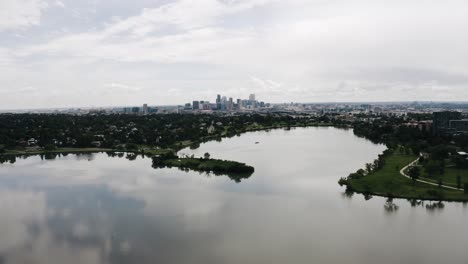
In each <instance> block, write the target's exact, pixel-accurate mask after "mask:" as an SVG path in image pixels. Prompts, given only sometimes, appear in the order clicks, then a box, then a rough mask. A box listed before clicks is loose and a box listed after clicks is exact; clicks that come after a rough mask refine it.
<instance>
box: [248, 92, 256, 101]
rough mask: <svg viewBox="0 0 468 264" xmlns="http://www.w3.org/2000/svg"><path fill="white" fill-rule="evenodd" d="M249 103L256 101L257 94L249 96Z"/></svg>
mask: <svg viewBox="0 0 468 264" xmlns="http://www.w3.org/2000/svg"><path fill="white" fill-rule="evenodd" d="M249 101H251V102H253V101H255V94H250V95H249Z"/></svg>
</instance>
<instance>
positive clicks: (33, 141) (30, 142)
mask: <svg viewBox="0 0 468 264" xmlns="http://www.w3.org/2000/svg"><path fill="white" fill-rule="evenodd" d="M36 144H37V140H36V139H34V138H30V139H28V146H34V145H36Z"/></svg>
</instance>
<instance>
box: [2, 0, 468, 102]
mask: <svg viewBox="0 0 468 264" xmlns="http://www.w3.org/2000/svg"><path fill="white" fill-rule="evenodd" d="M137 3H138V1H137V2H135V3H132V5H136V4H137ZM109 5H110V6H111V5H112V4H109ZM93 8H94V7H93ZM101 8H102V7H101ZM65 10H69V11H70V10H71V11H70V12H71V13H73V12H74V11H76V10H75V9H74V8H73V7H69V5H67V6H66V8H65ZM466 10H468V4H466V3H465V2H464V1H459V0H450V1H446V2H444V3H443V4H442V3H441V2H440V1H434V0H429V1H422V0H418V1H412V2H408V1H402V0H397V1H391V2H388V1H384V0H373V1H370V0H358V1H353V2H348V1H340V0H334V1H320V0H316V1H308V0H307V1H306V0H292V1H277V0H241V1H229V0H200V1H188V0H180V1H173V2H170V3H169V4H165V5H161V6H158V7H146V8H143V9H142V10H141V11H140V12H139V13H138V14H136V15H135V14H133V15H131V16H128V15H127V16H124V15H122V14H118V15H119V16H120V17H123V18H121V19H110V18H109V19H106V20H105V21H107V23H96V24H93V25H90V26H89V27H88V28H87V29H86V30H80V31H79V32H75V31H73V30H72V31H67V32H65V33H63V34H62V35H60V36H59V37H57V35H53V36H51V37H47V38H43V39H41V40H40V41H39V40H36V41H35V42H34V43H33V42H28V41H30V40H22V43H18V45H14V46H10V47H9V48H7V47H4V48H1V47H0V68H1V69H2V71H3V73H5V74H3V75H2V76H0V83H1V84H2V87H4V88H3V89H6V90H8V89H10V90H14V89H16V90H18V91H21V87H30V86H31V87H35V88H37V89H38V90H40V91H42V92H41V93H40V94H41V97H36V98H35V100H32V99H31V100H29V102H28V99H27V98H26V99H25V98H24V97H23V98H20V97H19V93H17V95H13V94H12V95H9V96H10V98H9V99H8V100H6V99H5V103H6V104H2V105H3V106H4V107H6V106H5V105H7V104H8V103H10V102H11V103H12V102H15V101H17V102H22V103H24V104H26V102H28V103H27V104H28V105H41V104H42V103H43V102H54V105H55V104H60V106H67V105H76V104H78V105H89V104H92V105H109V104H118V105H122V104H135V103H140V102H142V101H147V98H148V96H149V97H150V98H151V97H153V98H155V101H154V102H150V101H147V102H149V103H154V104H175V103H183V102H184V101H190V100H191V99H194V98H199V99H212V98H211V97H209V98H201V97H202V96H203V97H205V96H210V95H211V93H212V94H216V93H222V92H229V93H232V94H228V96H229V95H232V96H247V95H248V93H250V92H256V93H258V94H260V95H261V96H262V100H265V101H274V102H281V101H293V100H297V101H334V100H346V101H348V100H418V99H422V98H423V97H424V98H436V99H437V97H438V95H440V94H441V91H444V96H445V97H444V98H446V99H447V100H448V99H450V98H453V99H457V98H460V97H463V96H466V95H467V92H466V91H464V90H463V89H461V87H464V86H466V85H468V78H467V77H466V76H468V62H467V61H466V60H465V59H464V58H465V57H468V50H467V49H466V48H465V47H464V43H466V42H467V41H468V35H466V34H463V33H464V32H462V31H461V29H463V28H466V27H467V26H468V16H467V15H466ZM100 11H102V10H99V8H98V10H97V12H96V13H97V14H99V13H100ZM76 12H78V11H76ZM79 12H80V14H82V15H84V16H88V15H89V14H86V13H85V11H83V10H81V9H80V11H79ZM93 14H94V13H93ZM63 26H64V27H66V25H63ZM61 27H62V25H61ZM44 32H46V33H47V32H49V30H48V29H44ZM25 39H26V38H25ZM0 45H1V44H0ZM252 76H255V77H252ZM106 84H107V85H106ZM130 84H131V85H130ZM340 84H341V85H340ZM429 84H430V85H429ZM401 87H407V88H408V89H406V88H405V89H403V90H401ZM411 89H413V90H411ZM423 89H426V90H425V92H423ZM388 90H392V91H399V92H394V93H391V98H389V96H388V92H386V91H388ZM110 91H114V92H113V94H112V95H111V94H110ZM168 91H177V92H171V93H169V92H168ZM411 91H418V92H417V93H416V92H411ZM77 94H87V95H88V96H87V97H86V100H84V97H82V96H77ZM102 94H106V95H108V96H106V97H105V100H103V99H102V98H103V97H102ZM16 96H18V97H16ZM38 98H42V99H38ZM2 103H3V102H2ZM12 105H14V106H15V104H13V103H12Z"/></svg>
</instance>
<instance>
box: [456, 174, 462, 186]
mask: <svg viewBox="0 0 468 264" xmlns="http://www.w3.org/2000/svg"><path fill="white" fill-rule="evenodd" d="M457 189H461V176H460V175H457Z"/></svg>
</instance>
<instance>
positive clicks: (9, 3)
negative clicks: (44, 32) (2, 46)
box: [0, 0, 48, 32]
mask: <svg viewBox="0 0 468 264" xmlns="http://www.w3.org/2000/svg"><path fill="white" fill-rule="evenodd" d="M47 6H48V5H47V2H46V1H45V0H2V1H1V2H0V32H1V31H4V30H13V29H18V28H19V29H21V28H26V27H30V26H36V25H39V23H40V20H41V16H42V12H43V10H44V9H45V8H47Z"/></svg>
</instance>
